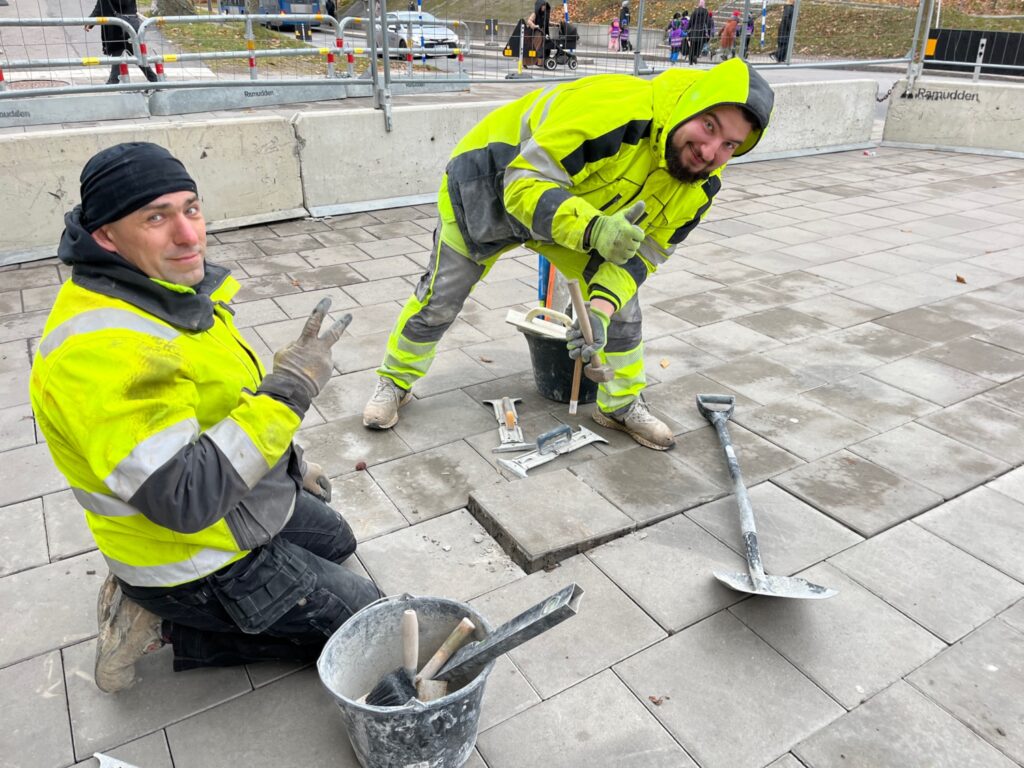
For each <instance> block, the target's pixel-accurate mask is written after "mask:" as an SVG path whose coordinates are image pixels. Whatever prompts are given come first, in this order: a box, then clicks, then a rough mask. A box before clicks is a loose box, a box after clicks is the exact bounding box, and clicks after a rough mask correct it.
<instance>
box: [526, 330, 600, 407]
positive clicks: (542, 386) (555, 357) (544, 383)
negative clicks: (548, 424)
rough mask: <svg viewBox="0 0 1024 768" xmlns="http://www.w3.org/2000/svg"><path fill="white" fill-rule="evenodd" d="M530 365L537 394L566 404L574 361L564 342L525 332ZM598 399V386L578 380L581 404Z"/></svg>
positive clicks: (582, 378) (584, 378)
mask: <svg viewBox="0 0 1024 768" xmlns="http://www.w3.org/2000/svg"><path fill="white" fill-rule="evenodd" d="M523 335H524V336H526V343H527V344H528V345H529V347H530V360H531V361H532V362H533V380H534V382H535V383H536V384H537V391H538V392H540V394H541V395H543V396H544V397H546V398H547V399H548V400H554V401H555V402H556V403H568V402H569V399H570V394H571V393H572V373H573V368H575V366H576V361H575V360H573V359H572V358H571V357H569V352H568V350H567V349H566V348H565V342H564V341H562V340H560V339H552V338H549V337H547V336H540V335H538V334H536V333H529V332H526V331H524V332H523ZM595 400H597V383H596V382H593V381H591V380H590V379H588V378H587V377H586V376H581V377H580V400H579V401H580V403H592V402H594V401H595Z"/></svg>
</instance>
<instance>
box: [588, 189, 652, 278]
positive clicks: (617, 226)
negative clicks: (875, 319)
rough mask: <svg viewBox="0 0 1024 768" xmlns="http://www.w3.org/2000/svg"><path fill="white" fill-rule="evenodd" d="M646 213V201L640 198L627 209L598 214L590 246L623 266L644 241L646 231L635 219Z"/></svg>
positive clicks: (605, 257) (607, 258)
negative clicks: (609, 213)
mask: <svg viewBox="0 0 1024 768" xmlns="http://www.w3.org/2000/svg"><path fill="white" fill-rule="evenodd" d="M643 215H644V201H643V200H638V201H637V202H636V203H634V204H633V205H632V206H630V207H629V208H628V209H627V210H625V211H619V212H618V213H614V214H612V215H611V216H598V217H597V218H596V219H594V225H593V228H592V229H591V232H590V246H591V247H592V248H594V249H595V250H596V251H597V252H598V253H599V254H601V256H602V257H603V258H604V260H605V261H610V262H611V263H612V264H616V265H618V266H620V267H621V266H622V265H623V264H625V263H626V262H627V261H629V260H630V259H632V258H633V257H634V256H635V255H636V252H637V250H639V248H640V244H641V243H643V241H644V231H643V230H642V229H640V227H638V226H637V225H636V224H634V223H633V222H634V221H637V220H639V219H640V217H641V216H643Z"/></svg>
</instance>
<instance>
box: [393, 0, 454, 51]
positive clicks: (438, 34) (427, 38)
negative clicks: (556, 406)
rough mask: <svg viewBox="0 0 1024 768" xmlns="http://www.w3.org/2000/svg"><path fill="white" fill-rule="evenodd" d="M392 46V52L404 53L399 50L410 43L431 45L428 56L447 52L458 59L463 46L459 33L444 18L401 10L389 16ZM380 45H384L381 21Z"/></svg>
mask: <svg viewBox="0 0 1024 768" xmlns="http://www.w3.org/2000/svg"><path fill="white" fill-rule="evenodd" d="M387 27H388V48H389V49H390V51H389V53H391V55H392V56H404V53H398V51H401V50H404V49H406V48H408V47H409V43H408V41H409V40H410V39H411V40H412V47H413V49H416V48H427V49H430V50H428V51H427V54H426V55H427V56H447V57H448V58H450V59H454V58H455V56H456V55H457V54H456V53H455V52H454V51H455V49H456V48H458V47H459V36H458V35H457V34H455V32H453V31H452V30H451V29H449V28H448V27H446V26H445V25H444V22H443V21H441V20H440V19H438V18H436V17H435V16H432V15H430V14H429V13H419V12H417V11H397V12H395V13H389V14H388V16H387ZM375 34H376V37H377V45H383V39H382V38H381V34H380V25H379V24H377V25H376V33H375Z"/></svg>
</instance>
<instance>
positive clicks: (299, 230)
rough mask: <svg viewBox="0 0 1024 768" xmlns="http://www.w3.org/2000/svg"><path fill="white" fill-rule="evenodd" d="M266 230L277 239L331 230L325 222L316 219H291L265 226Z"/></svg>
mask: <svg viewBox="0 0 1024 768" xmlns="http://www.w3.org/2000/svg"><path fill="white" fill-rule="evenodd" d="M267 227H268V229H269V230H270V231H271V232H273V233H274V234H275V235H277V236H278V237H281V238H284V237H290V236H292V235H309V234H312V233H314V232H330V231H331V228H330V226H328V225H327V223H326V222H323V221H318V220H316V219H293V220H291V221H281V222H275V223H273V224H269V225H267Z"/></svg>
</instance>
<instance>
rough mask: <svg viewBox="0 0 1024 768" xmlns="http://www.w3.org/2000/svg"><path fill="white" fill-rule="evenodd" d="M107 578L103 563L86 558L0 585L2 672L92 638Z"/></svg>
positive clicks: (93, 554) (8, 579) (1, 581)
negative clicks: (17, 663)
mask: <svg viewBox="0 0 1024 768" xmlns="http://www.w3.org/2000/svg"><path fill="white" fill-rule="evenodd" d="M106 576H107V565H106V562H105V561H104V560H103V558H102V557H100V555H99V553H97V552H90V553H88V554H84V555H79V556H77V557H73V558H69V559H68V560H62V561H60V562H57V563H53V564H52V565H43V566H41V567H39V568H33V569H31V570H27V571H21V572H19V573H15V574H12V575H10V576H5V577H4V578H2V579H0V614H2V615H3V616H4V617H5V625H6V627H5V631H4V632H3V634H0V668H2V667H4V666H6V665H8V664H12V663H14V662H17V661H21V660H23V659H27V658H29V657H31V656H36V655H38V654H40V653H45V652H46V651H51V650H54V649H56V648H62V647H64V646H66V645H68V644H70V643H76V642H78V641H80V640H84V639H85V638H87V637H90V636H92V635H94V634H96V595H97V594H98V593H99V589H100V585H101V584H102V583H103V579H105V578H106Z"/></svg>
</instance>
